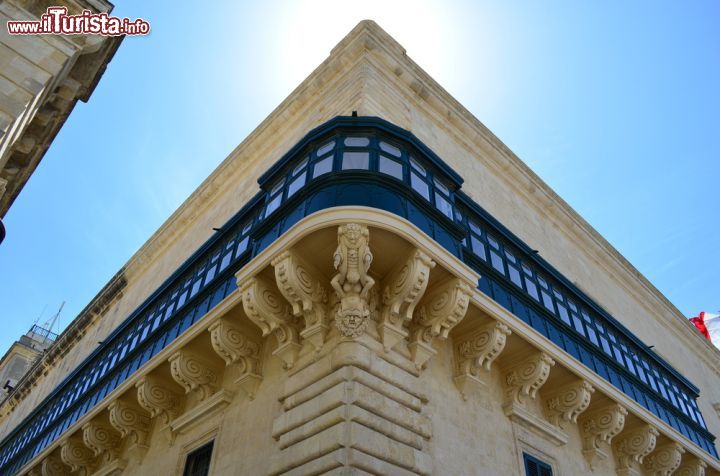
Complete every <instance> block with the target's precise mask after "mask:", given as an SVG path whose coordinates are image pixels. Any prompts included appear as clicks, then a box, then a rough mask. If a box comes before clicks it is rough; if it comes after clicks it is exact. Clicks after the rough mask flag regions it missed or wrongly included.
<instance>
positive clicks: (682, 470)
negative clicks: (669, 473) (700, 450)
mask: <svg viewBox="0 0 720 476" xmlns="http://www.w3.org/2000/svg"><path fill="white" fill-rule="evenodd" d="M705 468H707V463H705V461H703V460H701V459H697V458H693V459H691V460H689V461H685V462H684V463H682V464H681V465H680V467H679V468H678V470H677V471H676V472H675V476H705Z"/></svg>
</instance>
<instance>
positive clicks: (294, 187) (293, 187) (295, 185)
mask: <svg viewBox="0 0 720 476" xmlns="http://www.w3.org/2000/svg"><path fill="white" fill-rule="evenodd" d="M303 185H305V174H302V175H298V176H297V177H296V178H295V180H293V181H292V182H290V185H288V194H287V196H288V198H289V197H291V196H292V195H293V194H294V193H295V192H297V191H298V190H300V188H302V186H303Z"/></svg>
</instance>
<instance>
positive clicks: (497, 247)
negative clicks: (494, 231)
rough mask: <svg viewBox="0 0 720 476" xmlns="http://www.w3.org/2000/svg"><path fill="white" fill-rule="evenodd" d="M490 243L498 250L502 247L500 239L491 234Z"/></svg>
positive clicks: (488, 238) (489, 236)
mask: <svg viewBox="0 0 720 476" xmlns="http://www.w3.org/2000/svg"><path fill="white" fill-rule="evenodd" d="M487 240H488V244H489V245H490V247H492V248H495V249H496V250H499V249H500V244H499V243H498V241H497V240H496V239H495V238H494V237H493V236H492V235H490V234H488V235H487Z"/></svg>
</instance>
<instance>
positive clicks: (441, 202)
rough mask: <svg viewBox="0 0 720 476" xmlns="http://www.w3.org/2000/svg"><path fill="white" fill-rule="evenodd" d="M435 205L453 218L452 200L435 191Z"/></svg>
mask: <svg viewBox="0 0 720 476" xmlns="http://www.w3.org/2000/svg"><path fill="white" fill-rule="evenodd" d="M435 206H436V207H437V209H438V210H440V211H441V212H442V213H443V215H445V216H446V217H448V218H452V216H453V215H452V205H450V202H448V201H447V200H445V199H444V198H443V197H442V195H438V194H437V193H435Z"/></svg>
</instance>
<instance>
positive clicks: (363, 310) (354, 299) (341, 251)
mask: <svg viewBox="0 0 720 476" xmlns="http://www.w3.org/2000/svg"><path fill="white" fill-rule="evenodd" d="M372 260H373V255H372V253H371V252H370V231H369V230H368V228H367V227H366V226H364V225H360V224H357V223H347V224H345V225H340V226H339V227H338V246H337V249H336V250H335V253H334V254H333V267H334V268H335V269H336V270H337V274H336V275H335V276H333V278H332V280H331V281H330V284H331V285H332V287H333V289H334V290H335V293H336V294H337V296H338V298H339V299H340V304H339V306H338V308H337V311H336V313H335V325H336V326H337V328H338V330H339V331H340V334H342V335H343V336H345V337H351V338H355V337H359V336H360V335H362V334H363V333H364V332H365V329H366V328H367V326H368V320H369V318H370V306H369V302H368V300H369V293H370V290H371V289H372V287H373V286H374V285H375V280H374V279H373V278H372V277H370V275H369V274H368V271H369V269H370V264H371V263H372Z"/></svg>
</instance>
